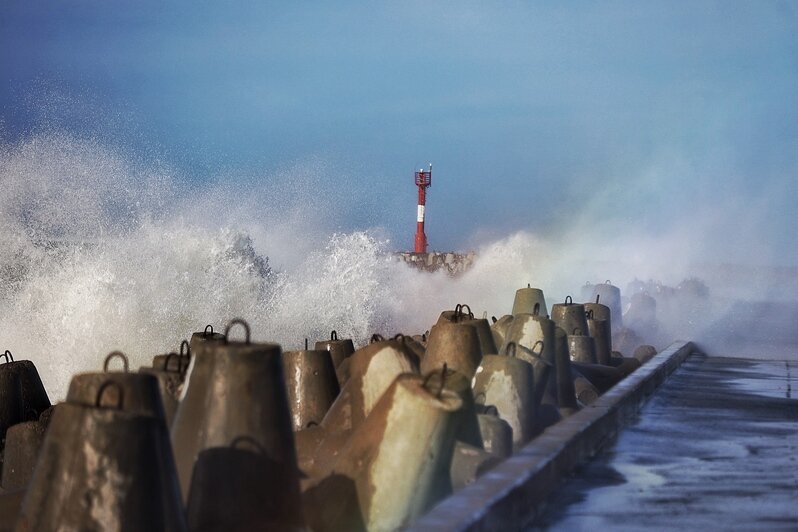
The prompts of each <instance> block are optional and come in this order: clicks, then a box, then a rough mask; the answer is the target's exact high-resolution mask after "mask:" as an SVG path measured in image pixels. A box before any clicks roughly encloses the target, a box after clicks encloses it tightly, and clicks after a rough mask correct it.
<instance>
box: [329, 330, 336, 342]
mask: <svg viewBox="0 0 798 532" xmlns="http://www.w3.org/2000/svg"><path fill="white" fill-rule="evenodd" d="M330 341H338V331H336V330H335V329H333V331H332V332H331V333H330Z"/></svg>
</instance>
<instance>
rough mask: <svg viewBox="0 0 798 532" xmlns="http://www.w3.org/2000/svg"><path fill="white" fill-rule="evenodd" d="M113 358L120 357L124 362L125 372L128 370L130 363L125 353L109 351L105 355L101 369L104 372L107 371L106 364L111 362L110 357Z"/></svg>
mask: <svg viewBox="0 0 798 532" xmlns="http://www.w3.org/2000/svg"><path fill="white" fill-rule="evenodd" d="M113 358H121V359H122V363H123V364H124V366H123V367H124V371H125V373H127V372H128V371H130V364H129V363H128V360H127V356H125V354H124V353H123V352H122V351H113V352H111V353H109V354H108V356H107V357H105V362H103V371H104V372H105V373H108V364H109V363H110V362H111V359H113Z"/></svg>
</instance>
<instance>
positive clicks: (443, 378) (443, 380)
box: [435, 362, 449, 399]
mask: <svg viewBox="0 0 798 532" xmlns="http://www.w3.org/2000/svg"><path fill="white" fill-rule="evenodd" d="M448 369H449V368H448V366H447V365H446V362H444V363H443V367H442V368H441V387H440V388H438V393H436V394H435V397H437V398H438V399H440V398H441V394H442V393H443V389H444V388H445V387H446V370H448Z"/></svg>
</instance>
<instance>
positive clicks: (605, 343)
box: [587, 310, 612, 366]
mask: <svg viewBox="0 0 798 532" xmlns="http://www.w3.org/2000/svg"><path fill="white" fill-rule="evenodd" d="M592 312H593V311H592V310H589V311H588V315H592V314H591V313H592ZM587 332H588V335H589V336H590V337H591V338H593V340H595V348H596V363H597V364H603V365H605V366H609V365H610V358H612V334H610V322H608V321H606V320H599V319H595V318H590V317H589V318H588V319H587Z"/></svg>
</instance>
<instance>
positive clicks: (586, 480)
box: [529, 354, 798, 531]
mask: <svg viewBox="0 0 798 532" xmlns="http://www.w3.org/2000/svg"><path fill="white" fill-rule="evenodd" d="M796 502H798V362H795V361H792V362H785V361H764V360H747V359H736V358H718V357H708V356H704V355H699V354H694V355H692V356H691V357H690V358H688V360H687V361H686V362H685V363H684V364H683V365H682V367H680V368H679V369H678V370H677V371H676V372H675V373H674V374H673V375H672V376H671V378H670V379H669V380H668V381H667V382H666V383H665V384H664V385H663V386H662V387H661V388H660V390H659V391H658V392H657V393H656V394H655V395H654V397H653V398H652V399H651V400H650V402H649V403H648V404H647V405H646V406H645V408H643V410H642V412H641V415H640V418H639V420H638V421H637V422H636V423H634V424H633V425H632V426H630V427H628V428H626V429H625V430H623V431H622V432H621V433H620V435H619V437H618V439H617V442H615V443H614V444H613V445H611V446H608V447H607V448H605V449H604V450H603V452H602V453H601V454H599V455H598V456H597V457H596V458H595V459H594V460H593V461H591V462H590V463H589V464H587V465H586V466H584V467H583V468H581V470H578V471H577V473H576V474H575V475H574V476H573V477H572V478H571V479H569V480H568V481H566V482H565V483H563V484H562V485H561V486H560V488H559V489H558V490H557V491H556V492H554V493H553V494H552V496H551V497H550V498H549V500H548V501H547V508H548V511H547V512H545V513H544V514H543V515H541V516H540V517H539V518H538V519H537V521H536V522H535V523H534V525H533V526H532V527H530V528H529V530H569V531H570V530H797V529H798V504H796Z"/></svg>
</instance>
